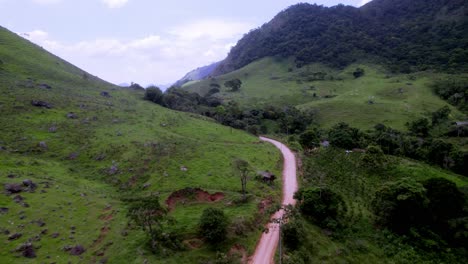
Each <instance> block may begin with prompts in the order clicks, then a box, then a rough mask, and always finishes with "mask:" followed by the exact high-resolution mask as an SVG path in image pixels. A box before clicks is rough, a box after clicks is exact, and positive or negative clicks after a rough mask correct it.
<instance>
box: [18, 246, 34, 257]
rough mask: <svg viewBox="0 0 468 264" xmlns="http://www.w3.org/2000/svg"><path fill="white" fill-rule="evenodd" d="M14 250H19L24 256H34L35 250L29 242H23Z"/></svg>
mask: <svg viewBox="0 0 468 264" xmlns="http://www.w3.org/2000/svg"><path fill="white" fill-rule="evenodd" d="M16 252H21V255H23V257H26V258H35V257H36V252H35V251H34V247H33V245H32V244H31V243H24V244H22V245H20V246H19V247H17V248H16Z"/></svg>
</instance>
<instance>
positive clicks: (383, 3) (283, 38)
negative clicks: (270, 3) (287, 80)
mask: <svg viewBox="0 0 468 264" xmlns="http://www.w3.org/2000/svg"><path fill="white" fill-rule="evenodd" d="M467 8H468V6H467V3H466V1H463V0H430V1H427V0H395V1H394V0H374V1H372V2H370V3H368V4H367V5H365V6H363V7H361V8H355V7H351V6H344V5H338V6H334V7H324V6H317V5H311V4H297V5H294V6H291V7H290V8H288V9H286V10H284V11H282V12H281V13H279V14H278V15H277V16H275V17H274V18H273V19H272V20H271V21H270V22H268V23H266V24H264V25H263V26H262V27H260V28H258V29H256V30H253V31H251V32H249V33H248V34H246V35H245V36H244V37H243V38H242V39H241V40H239V42H238V43H237V45H236V46H235V47H233V48H232V50H231V51H230V53H229V55H228V57H227V58H226V59H225V60H224V61H223V62H222V63H221V64H220V65H219V66H218V67H217V68H216V70H215V71H214V75H221V74H225V73H228V72H231V71H234V70H237V69H240V68H241V67H244V66H246V65H248V64H249V63H251V62H254V61H255V60H258V59H261V58H264V57H268V56H280V57H282V58H288V57H294V58H295V64H296V65H297V66H298V67H301V66H303V65H306V64H310V63H325V64H327V65H329V66H333V67H346V66H348V65H349V64H351V63H354V62H356V61H358V60H359V61H363V60H371V61H374V62H379V63H384V64H385V65H387V66H388V67H389V68H391V69H392V70H393V71H395V72H406V73H407V72H410V71H415V70H416V71H417V70H426V69H438V70H444V71H458V72H463V71H466V67H467V66H466V65H467V58H468V56H467V55H468V47H467V46H466V43H468V41H467V38H468V32H467V28H468V19H467V15H466V14H467V13H466V12H467Z"/></svg>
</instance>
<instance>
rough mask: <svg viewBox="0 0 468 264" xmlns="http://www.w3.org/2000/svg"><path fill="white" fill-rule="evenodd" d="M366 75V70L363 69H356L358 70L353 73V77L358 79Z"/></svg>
mask: <svg viewBox="0 0 468 264" xmlns="http://www.w3.org/2000/svg"><path fill="white" fill-rule="evenodd" d="M364 74H365V71H364V69H361V68H356V70H355V71H354V72H353V76H354V78H356V79H357V78H360V77H362V76H364Z"/></svg>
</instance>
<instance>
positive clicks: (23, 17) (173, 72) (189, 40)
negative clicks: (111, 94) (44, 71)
mask: <svg viewBox="0 0 468 264" xmlns="http://www.w3.org/2000/svg"><path fill="white" fill-rule="evenodd" d="M369 1H370V0H315V1H304V0H302V1H295V0H236V1H232V0H196V1H194V0H171V1H167V0H165V1H160V0H0V10H1V13H2V15H1V16H0V25H1V26H3V27H6V28H7V29H9V30H10V31H13V32H15V33H17V34H19V35H21V36H22V37H24V38H27V39H28V40H30V41H32V42H34V43H36V44H38V45H40V46H42V47H43V48H45V49H46V50H48V51H50V52H52V53H54V54H55V55H57V56H60V57H61V58H63V59H65V60H67V61H69V62H71V63H73V64H74V65H76V66H78V67H80V68H82V69H84V70H86V71H88V72H89V73H91V74H93V75H96V76H98V77H100V78H102V79H104V80H106V81H109V82H112V83H115V84H121V83H130V82H136V83H139V84H141V85H143V86H147V85H149V84H171V83H174V82H175V81H177V80H178V79H180V78H181V77H183V76H184V75H185V73H187V72H189V71H190V70H193V69H196V68H198V67H201V66H205V65H208V64H210V63H213V62H216V61H220V60H222V59H224V58H225V57H226V56H227V54H228V53H229V50H230V48H231V47H232V46H234V45H235V44H236V42H237V41H238V40H239V39H240V38H242V36H243V35H244V34H246V33H248V32H249V31H250V30H252V29H255V28H257V27H259V26H261V25H262V24H264V23H266V22H268V21H270V20H271V19H272V18H273V17H274V16H275V15H276V14H277V13H279V12H280V11H281V10H284V9H286V8H287V7H288V6H291V5H294V4H297V3H299V2H307V3H316V4H319V5H325V6H333V5H336V4H339V3H342V4H345V5H352V6H356V7H358V6H361V5H363V4H365V3H367V2H369Z"/></svg>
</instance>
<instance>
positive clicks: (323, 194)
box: [294, 187, 347, 228]
mask: <svg viewBox="0 0 468 264" xmlns="http://www.w3.org/2000/svg"><path fill="white" fill-rule="evenodd" d="M294 199H296V200H298V201H299V210H300V211H301V213H302V214H303V215H304V216H305V217H306V218H309V219H311V220H313V221H314V222H315V223H316V224H317V225H319V226H321V227H327V228H336V227H337V226H338V225H339V223H340V222H341V220H342V217H343V216H344V215H345V213H346V211H347V207H346V204H345V203H344V200H343V198H342V197H341V195H339V194H338V193H336V192H334V191H333V190H331V189H330V188H326V187H325V188H307V189H300V190H299V191H298V192H296V193H295V194H294Z"/></svg>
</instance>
